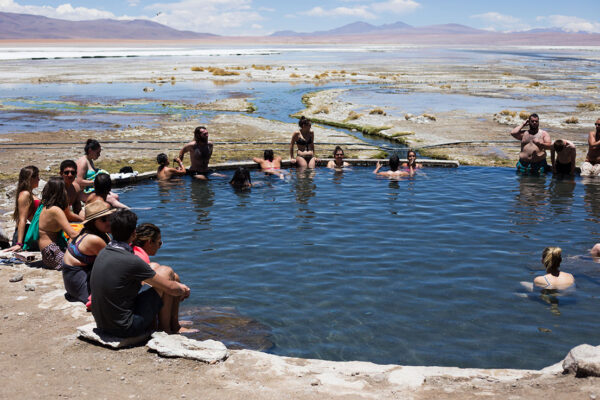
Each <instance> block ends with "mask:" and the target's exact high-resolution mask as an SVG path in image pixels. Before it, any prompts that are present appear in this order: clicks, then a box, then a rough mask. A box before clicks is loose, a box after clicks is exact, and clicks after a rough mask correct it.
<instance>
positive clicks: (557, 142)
mask: <svg viewBox="0 0 600 400" xmlns="http://www.w3.org/2000/svg"><path fill="white" fill-rule="evenodd" d="M564 148H565V142H564V140H561V139H558V140H555V141H554V150H556V151H557V152H561V151H563V149H564Z"/></svg>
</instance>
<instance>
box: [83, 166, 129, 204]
mask: <svg viewBox="0 0 600 400" xmlns="http://www.w3.org/2000/svg"><path fill="white" fill-rule="evenodd" d="M111 190H112V181H111V179H110V175H108V174H98V175H96V178H94V192H92V193H90V195H89V196H88V198H87V201H86V202H85V204H86V205H88V204H91V203H93V202H95V201H103V202H105V203H106V204H108V205H109V206H112V207H115V208H129V207H127V206H126V205H125V204H123V203H121V202H120V201H119V200H117V199H116V198H114V197H113V198H112V201H108V198H109V196H110V193H111Z"/></svg>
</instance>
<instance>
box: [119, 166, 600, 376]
mask: <svg viewBox="0 0 600 400" xmlns="http://www.w3.org/2000/svg"><path fill="white" fill-rule="evenodd" d="M371 171H372V169H370V168H369V169H366V168H353V169H352V170H349V171H346V172H343V173H339V172H332V171H329V170H327V169H317V170H316V171H313V172H312V173H300V174H297V173H296V171H294V170H292V171H291V178H290V179H287V180H280V179H278V178H274V177H264V176H263V175H262V173H260V172H256V171H253V172H252V178H253V181H259V180H260V181H263V182H264V185H263V186H260V187H255V188H252V189H251V190H248V191H236V190H233V189H232V188H231V187H230V186H229V185H228V183H227V180H226V179H214V180H212V181H211V182H209V183H203V182H196V181H192V180H191V179H190V178H187V177H186V178H183V179H180V180H174V181H172V182H168V183H157V182H147V183H143V184H139V185H137V186H135V187H128V188H125V189H121V190H120V194H121V199H122V201H123V202H124V203H126V204H128V205H130V206H131V207H134V208H136V210H134V211H136V213H137V214H138V216H139V222H152V223H154V224H156V225H158V226H159V227H160V228H161V230H162V237H163V242H164V245H163V247H162V249H161V250H160V251H159V253H158V254H157V256H156V257H154V260H155V261H157V262H160V263H163V264H167V265H171V266H172V267H174V269H175V270H176V271H177V272H178V273H179V274H180V275H181V277H182V280H183V281H184V282H185V283H186V284H188V285H189V286H190V287H191V289H192V295H191V297H190V299H189V300H187V301H186V302H185V303H184V307H183V310H184V311H185V310H187V311H188V312H191V313H193V312H194V310H195V309H200V308H205V307H214V308H215V309H229V308H232V309H234V310H236V312H237V313H239V314H241V315H242V316H244V317H247V318H248V319H251V320H255V321H256V322H257V323H259V324H262V325H263V326H265V327H267V328H268V330H270V340H271V341H272V342H273V344H274V345H273V347H272V348H271V349H270V350H268V351H269V352H272V353H275V354H279V355H286V356H295V357H305V358H322V359H329V360H368V361H372V362H375V363H381V364H385V363H394V364H404V365H445V366H460V367H495V368H503V367H512V368H535V369H537V368H542V367H545V366H547V365H550V364H553V363H555V362H558V361H560V360H561V359H562V358H563V357H564V356H565V355H566V353H567V352H568V350H569V349H571V348H572V347H573V346H575V345H578V344H581V343H589V344H592V345H598V344H599V343H598V342H599V340H598V328H599V327H600V323H599V322H598V321H599V319H598V314H599V311H598V310H600V301H599V299H598V289H599V288H600V265H599V264H596V263H594V262H593V261H592V260H591V259H590V258H589V257H587V255H586V254H587V251H588V249H589V248H591V247H592V246H593V244H594V243H596V242H597V241H598V236H599V227H600V225H599V224H598V221H599V219H600V180H585V179H583V178H577V179H576V180H575V181H568V180H556V179H552V177H550V176H548V177H520V176H517V175H515V173H514V170H513V169H507V168H483V167H461V168H459V169H443V168H439V169H438V168H432V169H425V170H424V173H421V174H420V175H418V176H416V177H414V178H412V179H406V180H401V181H389V180H387V179H380V178H376V177H375V176H374V175H373V174H372V172H371ZM229 175H231V173H229ZM551 245H552V246H553V245H556V246H560V247H562V248H563V263H562V270H565V271H568V272H571V273H573V274H574V276H575V279H576V283H577V288H576V290H575V291H572V292H568V293H565V294H563V295H561V296H558V297H547V296H542V295H540V293H539V292H533V293H528V292H527V291H526V290H525V289H524V288H523V287H522V286H521V285H520V284H519V282H520V281H532V280H533V277H534V275H536V274H538V273H541V272H542V267H541V263H540V257H541V252H542V249H543V248H544V247H545V246H551ZM216 321H218V318H217V319H216ZM217 323H218V322H217ZM232 329H233V328H232ZM237 329H245V328H244V327H243V326H240V327H238V328H237Z"/></svg>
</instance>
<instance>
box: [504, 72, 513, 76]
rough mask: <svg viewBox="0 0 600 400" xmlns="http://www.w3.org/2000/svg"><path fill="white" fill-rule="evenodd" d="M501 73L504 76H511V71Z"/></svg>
mask: <svg viewBox="0 0 600 400" xmlns="http://www.w3.org/2000/svg"><path fill="white" fill-rule="evenodd" d="M502 75H504V76H512V73H511V72H503V73H502Z"/></svg>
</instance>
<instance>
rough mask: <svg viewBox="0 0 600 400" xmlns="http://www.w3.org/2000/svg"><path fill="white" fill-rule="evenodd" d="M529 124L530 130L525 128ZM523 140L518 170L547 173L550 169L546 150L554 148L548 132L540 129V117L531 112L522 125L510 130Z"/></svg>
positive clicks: (525, 172)
mask: <svg viewBox="0 0 600 400" xmlns="http://www.w3.org/2000/svg"><path fill="white" fill-rule="evenodd" d="M526 126H529V130H527V129H525V127H526ZM510 134H511V136H512V137H514V138H515V139H518V140H520V141H521V153H520V154H519V161H518V162H517V172H519V173H522V174H539V173H542V174H543V173H546V172H548V171H549V170H550V168H549V167H548V163H547V162H546V150H550V149H551V148H552V141H551V140H550V135H548V132H546V131H543V130H541V129H540V117H538V115H537V114H531V115H530V116H529V118H527V120H526V121H525V122H523V123H522V124H521V125H519V126H517V127H516V128H515V129H513V130H512V131H511V132H510Z"/></svg>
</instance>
